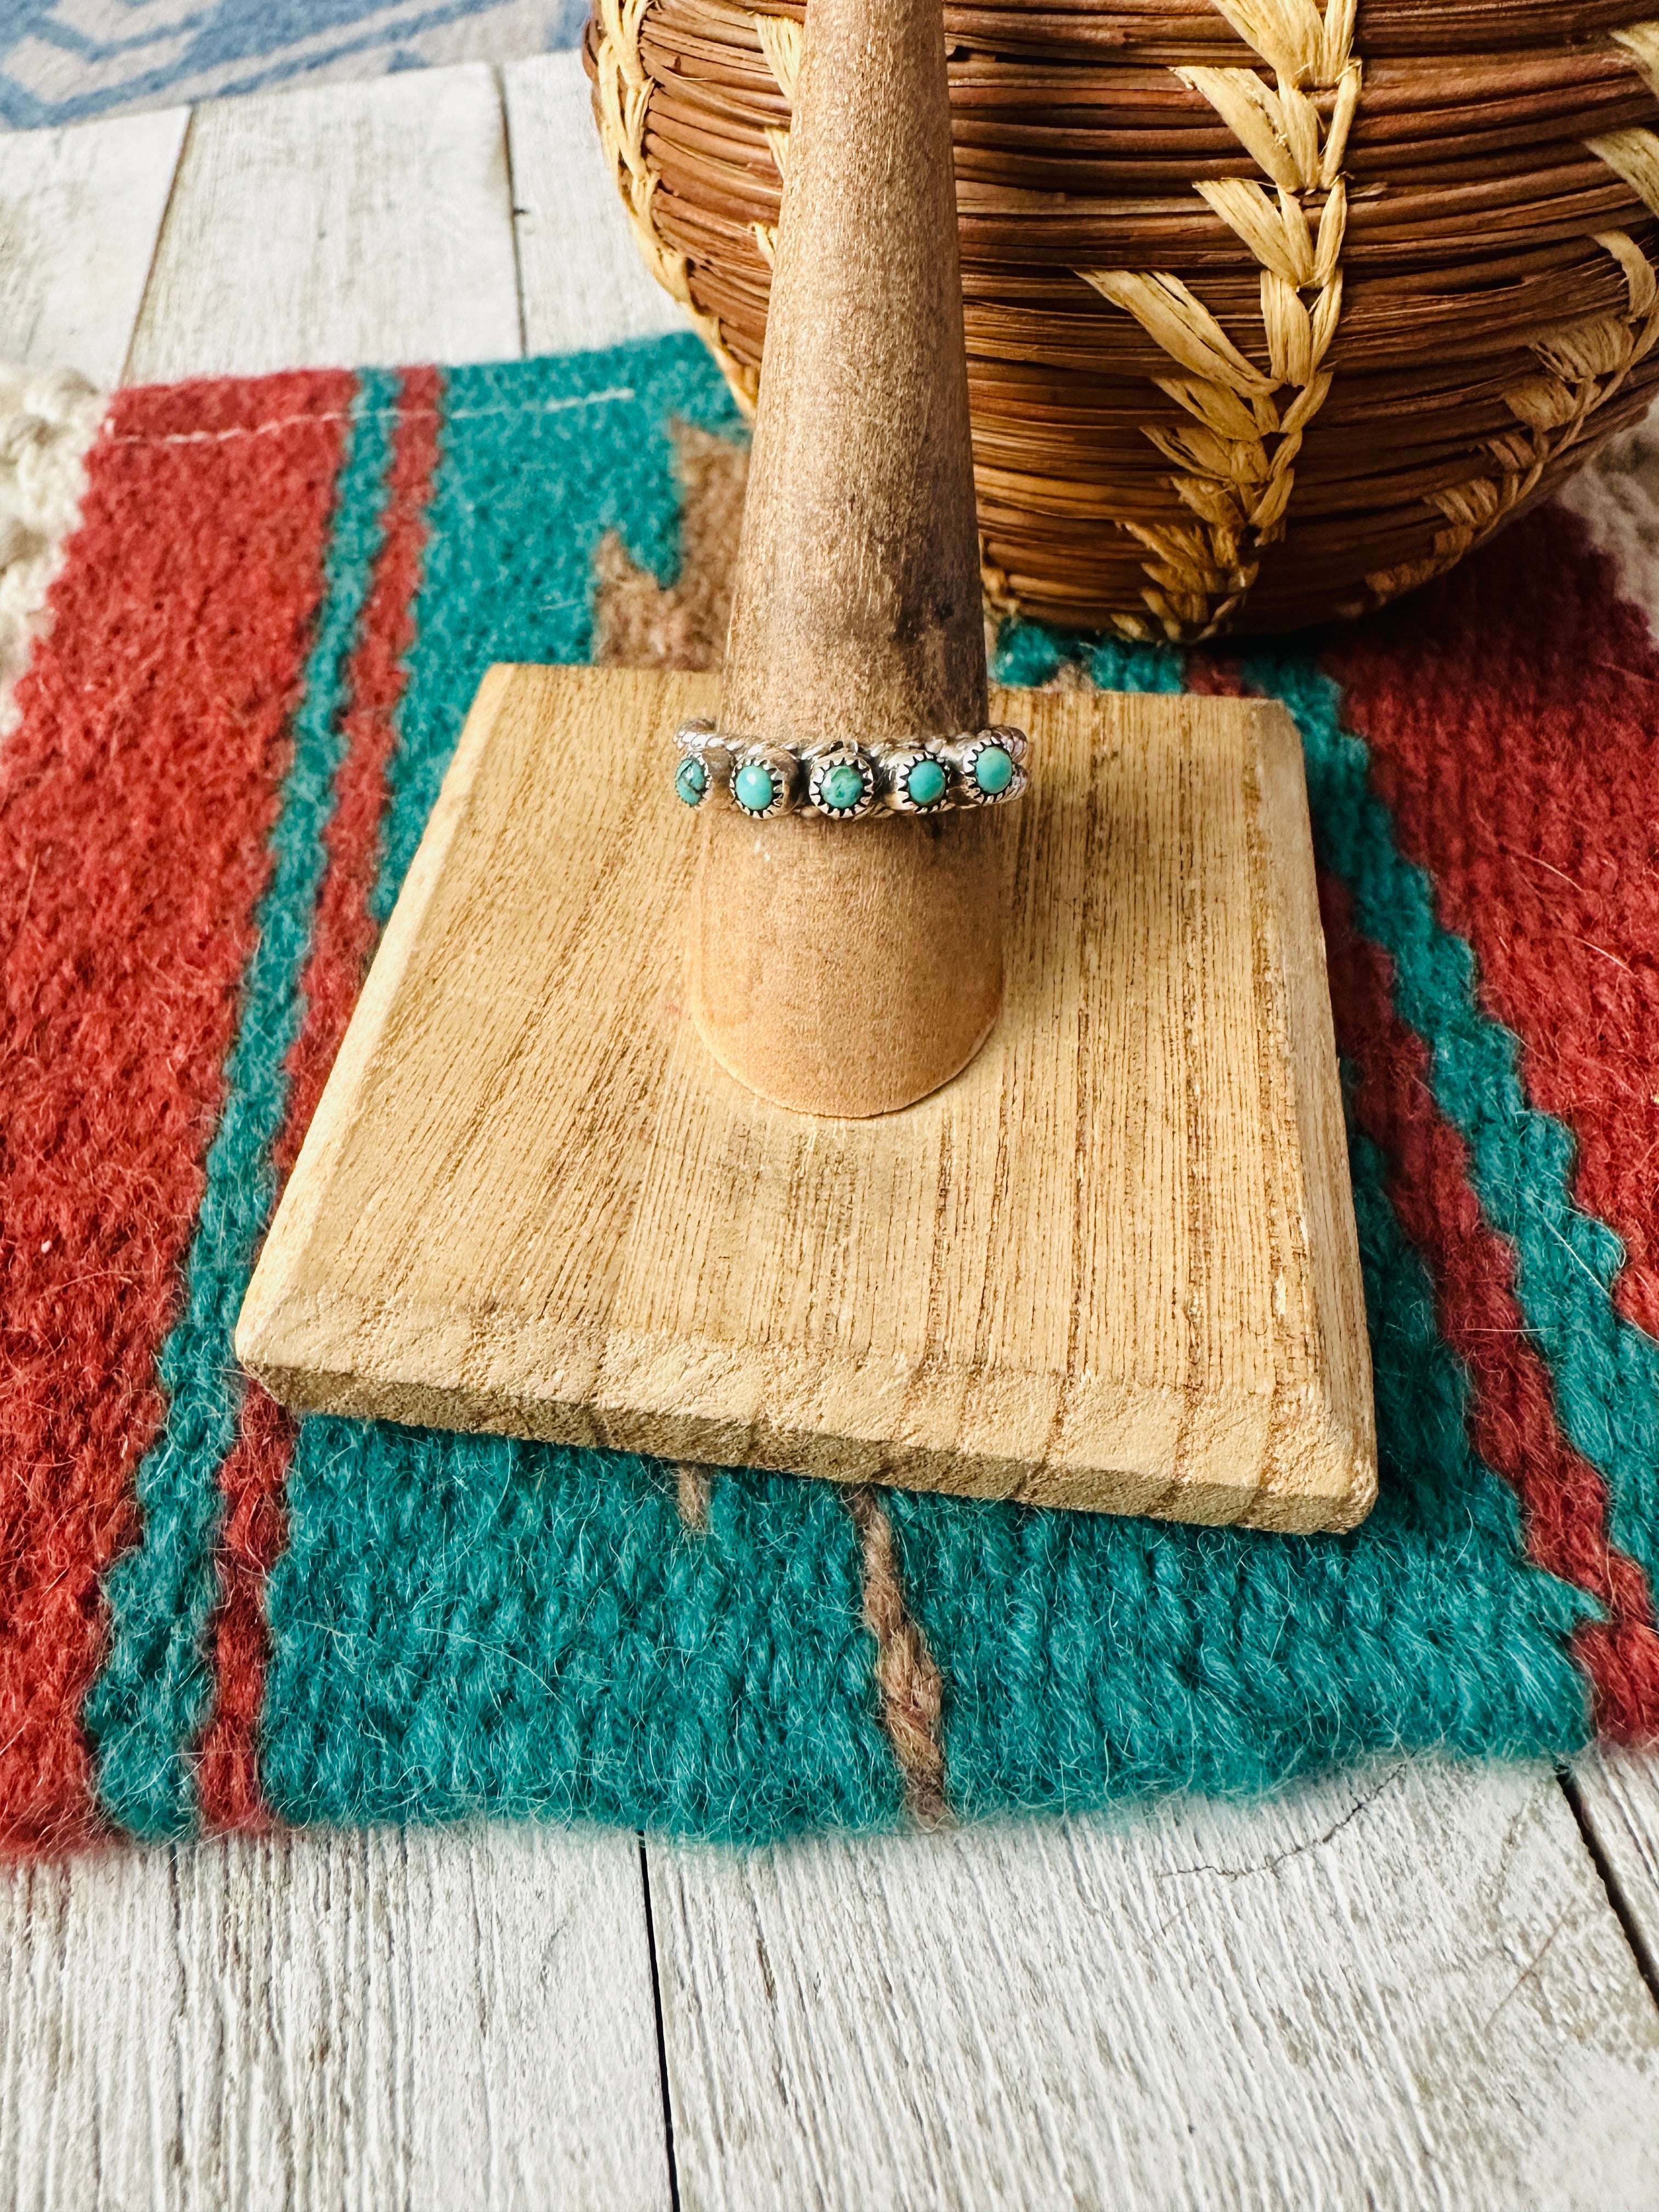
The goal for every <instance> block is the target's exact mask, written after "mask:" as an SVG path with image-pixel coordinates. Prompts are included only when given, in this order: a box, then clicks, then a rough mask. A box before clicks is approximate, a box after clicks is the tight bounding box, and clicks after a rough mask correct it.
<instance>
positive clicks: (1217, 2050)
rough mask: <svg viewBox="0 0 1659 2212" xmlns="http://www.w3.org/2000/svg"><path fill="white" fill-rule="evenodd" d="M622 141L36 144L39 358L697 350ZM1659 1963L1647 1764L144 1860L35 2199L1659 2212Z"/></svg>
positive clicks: (8, 2031) (50, 1886) (572, 113)
mask: <svg viewBox="0 0 1659 2212" xmlns="http://www.w3.org/2000/svg"><path fill="white" fill-rule="evenodd" d="M139 125H143V129H142V130H140V129H139V127H138V126H139ZM589 131H590V126H589V124H588V120H587V116H586V94H585V88H584V87H583V86H582V84H581V82H580V76H579V74H578V65H577V64H576V62H575V59H574V57H572V56H567V55H561V56H553V57H549V58H545V59H543V60H539V61H536V62H532V63H526V64H522V65H520V67H518V68H515V69H513V70H508V71H507V72H506V76H505V82H504V83H501V82H497V80H496V79H495V78H494V77H493V76H491V75H490V74H489V72H487V71H485V70H482V69H479V68H477V67H471V68H461V69H456V70H442V71H433V72H429V73H427V74H425V75H422V76H414V75H410V76H402V77H394V78H390V79H384V80H382V81H380V82H378V83H375V84H372V85H368V86H363V87H340V86H329V87H326V88H317V89H313V90H312V91H309V92H303V93H298V94H291V95H288V96H286V97H277V98H271V99H265V100H257V101H248V102H243V103H226V104H223V105H222V106H208V107H203V108H201V109H198V110H197V111H196V112H195V113H194V114H193V115H191V117H190V118H188V130H186V128H185V117H184V116H183V115H182V113H180V112H178V111H173V112H170V113H168V114H164V115H160V116H147V117H143V118H137V120H136V121H121V122H116V123H111V124H106V125H87V126H83V127H82V128H80V129H78V130H76V131H65V132H57V133H38V134H27V135H15V136H13V137H0V359H6V358H9V359H11V360H13V361H14V362H19V361H21V362H23V363H24V364H25V365H39V366H43V367H44V366H61V365H64V364H70V365H75V366H78V367H80V368H82V369H83V370H84V371H85V372H86V373H87V374H89V375H91V376H92V377H94V379H95V380H99V381H102V382H106V383H107V382H113V381H116V380H118V379H119V378H120V377H121V376H122V375H123V374H125V379H126V380H129V381H134V380H140V379H145V378H150V377H157V376H176V375H184V374H193V373H203V372H208V371H220V372H227V371H237V372H243V373H252V372H255V371H258V370H263V369H270V368H285V367H295V366H301V365H303V364H306V363H320V362H348V363H349V362H370V361H378V362H392V361H412V360H420V359H426V360H431V359H435V358H436V359H440V360H461V359H486V358H491V357H507V356H513V355H516V354H517V353H519V352H520V350H521V349H524V348H526V347H528V348H529V349H532V350H555V349H560V348H564V347H569V346H575V345H581V344H597V343H606V342H609V341H611V340H612V339H614V338H617V337H632V336H641V335H645V334H647V333H649V332H652V331H659V330H662V329H666V328H672V327H674V326H676V325H677V323H678V320H679V318H678V310H677V309H675V308H674V307H672V306H671V303H669V302H667V301H665V300H664V299H663V298H662V296H661V295H660V294H659V293H658V292H657V290H656V289H655V288H654V286H653V285H652V284H651V283H650V282H649V280H648V279H647V277H646V276H644V274H643V272H642V270H641V269H640V268H639V265H638V264H637V262H636V260H635V258H634V254H633V248H632V246H631V242H630V241H629V238H628V235H627V231H626V227H625V224H624V223H623V219H622V216H621V214H620V211H619V210H618V209H617V207H616V205H615V203H614V201H613V199H612V197H611V192H610V187H609V185H608V183H607V181H606V179H605V176H604V173H603V169H602V166H601V163H600V161H599V155H598V153H597V151H596V149H595V148H594V146H593V143H592V138H591V136H590V135H589ZM123 134H125V135H123ZM1656 1961H1659V1778H1656V1768H1655V1765H1654V1764H1653V1763H1652V1762H1651V1761H1645V1760H1642V1759H1634V1758H1631V1757H1628V1756H1621V1757H1617V1758H1607V1759H1602V1758H1599V1757H1594V1758H1590V1759H1586V1760H1584V1761H1583V1762H1581V1764H1580V1765H1579V1767H1578V1769H1577V1773H1576V1776H1575V1777H1574V1778H1571V1781H1570V1783H1569V1785H1568V1787H1567V1789H1566V1790H1564V1789H1563V1787H1562V1786H1561V1785H1560V1784H1559V1783H1558V1781H1557V1779H1556V1778H1555V1777H1554V1776H1553V1774H1551V1773H1550V1772H1549V1771H1547V1770H1546V1769H1542V1768H1522V1769H1516V1768H1509V1769H1490V1770H1487V1769H1462V1770H1458V1769H1452V1768H1448V1767H1442V1766H1438V1765H1416V1766H1411V1767H1403V1766H1400V1765H1383V1766H1380V1767H1378V1768H1376V1769H1375V1770H1373V1771H1370V1772H1367V1773H1365V1774H1362V1775H1358V1776H1352V1777H1346V1778H1339V1779H1334V1780H1331V1781H1329V1782H1326V1783H1323V1784H1319V1785H1317V1786H1316V1787H1313V1788H1310V1789H1307V1790H1301V1791H1298V1792H1297V1793H1295V1794H1293V1795H1292V1796H1290V1797H1288V1798H1286V1799H1285V1800H1283V1801H1281V1802H1278V1803H1275V1804H1273V1805H1269V1806H1265V1807H1256V1808H1237V1807H1227V1806H1202V1805H1193V1806H1177V1807H1166V1808H1160V1809H1158V1810H1156V1811H1153V1812H1151V1813H1128V1812H1126V1813H1124V1814H1121V1815H1119V1816H1117V1817H1115V1818H1112V1819H1103V1820H1076V1821H1071V1822H1058V1823H1055V1822H1051V1823H1045V1824H1031V1825H1024V1826H998V1827H992V1828H988V1829H984V1830H977V1831H973V1832H967V1833H964V1834H962V1835H958V1836H953V1837H947V1838H896V1839H887V1840H884V1841H880V1842H874V1843H863V1844H849V1843H844V1842H841V1843H831V1842H827V1841H818V1842H814V1843H811V1844H804V1845H795V1846H791V1847H787V1848H781V1849H778V1850H771V1851H765V1852H759V1853H754V1854H749V1855H738V1854H733V1853H723V1852H715V1851H709V1850H692V1849H686V1848H684V1847H678V1846H675V1845H671V1844H663V1843H660V1842H658V1841H655V1840H653V1841H652V1842H651V1843H650V1844H649V1845H648V1847H647V1848H646V1849H643V1850H642V1849H641V1847H640V1845H639V1844H637V1843H636V1841H635V1839H634V1838H631V1837H628V1836H623V1835H617V1834H610V1833H594V1832H575V1833H568V1832H559V1831H552V1830H541V1829H526V1828H515V1827H508V1826H501V1827H493V1828H486V1829H477V1830H464V1831H457V1832H451V1833H443V1834H433V1833H429V1832H428V1833H424V1834H413V1835H410V1836H400V1835H397V1834H392V1833H385V1832H381V1833H374V1834H370V1835H368V1836H345V1837H339V1836H326V1835H307V1836H303V1837H297V1838H284V1839H283V1840H281V1841H280V1842H269V1843H258V1844H252V1843H247V1842H243V1841H228V1842H227V1841H220V1842H215V1843H210V1844H201V1845H196V1846H191V1847H185V1848H180V1849H178V1850H163V1851H158V1852H153V1853H137V1852H110V1853H105V1854H102V1855H99V1856H94V1857H87V1858H83V1859H79V1860H76V1861H74V1862H71V1863H69V1864H67V1865H64V1866H53V1867H49V1868H33V1869H28V1868H16V1869H9V1870H7V1871H6V1872H5V1873H4V1874H3V1875H0V2207H9V2206H17V2207H29V2208H37V2207H38V2208H46V2209H47V2212H82V2208H94V2207H103V2206H110V2207H131V2208H134V2212H153V2209H154V2208H160V2207H163V2206H167V2207H171V2206H175V2205H176V2206H181V2207H191V2208H194V2207H197V2206H203V2205H210V2204H219V2203H230V2204H234V2205H237V2206H239V2207H240V2206H247V2207H250V2208H254V2207H263V2206H264V2205H267V2204H270V2205H273V2206H274V2205H283V2206H295V2207H301V2208H308V2207H312V2206H319V2207H321V2206H331V2205H336V2204H343V2205H350V2206H356V2205H362V2206H366V2207H367V2206H379V2205H382V2204H397V2205H400V2206H408V2207H410V2208H424V2207H428V2206H431V2207H434V2208H451V2207H462V2206H470V2205H479V2206H489V2207H495V2206H503V2207H506V2206H526V2207H540V2206H564V2205H576V2206H587V2205H595V2206H599V2205H605V2206H617V2207H633V2206H653V2207H654V2206H662V2205H669V2204H671V2203H678V2204H683V2205H684V2206H685V2207H686V2208H688V2212H694V2208H698V2209H700V2208H703V2207H709V2208H713V2207H716V2206H722V2207H724V2206H730V2207H733V2208H742V2212H768V2208H772V2207H781V2206H782V2207H791V2208H793V2207H795V2206H823V2207H826V2208H829V2207H837V2206H845V2207H860V2208H866V2207H867V2208H875V2207H878V2206H884V2205H894V2206H903V2207H906V2208H910V2207H915V2208H921V2207H926V2206H932V2205H940V2206H953V2207H954V2206H961V2207H963V2208H970V2209H971V2212H977V2208H981V2207H986V2206H990V2205H993V2204H994V2205H999V2206H1002V2205H1007V2206H1014V2205H1030V2206H1033V2207H1039V2206H1041V2207H1047V2206H1073V2205H1076V2206H1097V2205H1098V2206H1102V2207H1107V2206H1109V2207H1112V2208H1120V2207H1124V2208H1127V2207H1141V2206H1146V2207H1156V2208H1164V2207H1178V2206H1188V2205H1190V2206H1198V2207H1209V2206H1217V2205H1230V2206H1231V2205H1235V2204H1236V2205H1240V2206H1257V2205H1259V2206H1262V2207H1274V2208H1277V2207H1281V2206H1295V2207H1298V2208H1300V2207H1303V2206H1310V2207H1311V2206H1326V2205H1329V2206H1344V2207H1346V2206H1350V2205H1352V2206H1354V2207H1360V2206H1365V2207H1370V2206H1377V2207H1389V2206H1396V2205H1397V2206H1400V2207H1402V2208H1404V2207H1417V2206H1421V2205H1431V2204H1432V2205H1444V2206H1447V2207H1452V2208H1457V2209H1458V2212H1476V2209H1477V2208H1485V2207H1492V2208H1502V2212H1507V2208H1510V2207H1516V2208H1519V2207H1523V2206H1534V2205H1536V2206H1540V2207H1556V2206H1560V2207H1565V2206H1571V2205H1583V2206H1587V2207H1595V2208H1598V2212H1601V2209H1602V2208H1605V2212H1617V2209H1618V2208H1633V2209H1635V2212H1639V2208H1644V2207H1656V2208H1659V1974H1656Z"/></svg>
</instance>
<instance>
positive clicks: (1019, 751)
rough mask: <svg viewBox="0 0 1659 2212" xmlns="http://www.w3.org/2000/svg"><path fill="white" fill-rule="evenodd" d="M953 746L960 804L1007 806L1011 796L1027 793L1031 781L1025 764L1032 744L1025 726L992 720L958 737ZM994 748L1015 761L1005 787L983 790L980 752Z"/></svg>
mask: <svg viewBox="0 0 1659 2212" xmlns="http://www.w3.org/2000/svg"><path fill="white" fill-rule="evenodd" d="M993 750H995V751H999V752H1005V753H1006V754H1007V756H1008V757H1009V759H1010V760H1011V761H1012V763H1013V769H1014V772H1013V775H1012V776H1011V777H1010V778H1009V781H1008V788H1007V789H1006V791H984V790H981V787H980V784H979V781H978V777H977V775H976V774H975V770H976V769H977V768H978V765H979V759H980V756H981V753H987V752H991V751H993ZM951 753H952V755H953V756H954V758H955V763H956V770H957V805H959V806H1006V805H1008V803H1009V801H1010V800H1011V799H1019V798H1023V797H1024V793H1025V790H1026V787H1028V785H1029V784H1030V781H1031V779H1030V773H1029V772H1028V770H1027V769H1026V766H1025V762H1026V757H1027V756H1028V754H1029V753H1030V743H1029V741H1028V739H1027V738H1026V735H1025V732H1024V730H1016V729H1013V728H1012V727H1010V726H1007V725H1006V724H993V725H992V726H991V727H990V728H989V729H985V730H976V731H975V732H973V733H972V734H971V735H964V736H963V737H960V738H957V741H956V743H955V744H953V745H952V746H951Z"/></svg>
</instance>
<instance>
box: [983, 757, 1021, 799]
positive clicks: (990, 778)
mask: <svg viewBox="0 0 1659 2212" xmlns="http://www.w3.org/2000/svg"><path fill="white" fill-rule="evenodd" d="M1013 780H1014V759H1013V755H1012V753H1006V752H1004V750H1002V747H1001V746H1000V745H987V746H986V748H985V750H984V751H983V752H982V753H981V754H980V756H979V757H978V758H977V759H976V760H975V763H974V781H975V783H976V784H977V785H978V786H979V787H980V789H981V791H982V792H984V793H986V795H987V798H990V799H994V798H996V796H997V794H998V793H1000V792H1004V791H1006V790H1007V788H1008V787H1009V785H1010V784H1011V783H1012V781H1013Z"/></svg>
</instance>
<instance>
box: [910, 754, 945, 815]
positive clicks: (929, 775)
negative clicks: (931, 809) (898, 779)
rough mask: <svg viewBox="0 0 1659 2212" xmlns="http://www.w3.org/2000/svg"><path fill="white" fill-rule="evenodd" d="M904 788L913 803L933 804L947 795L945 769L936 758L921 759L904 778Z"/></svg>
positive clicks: (918, 804)
mask: <svg viewBox="0 0 1659 2212" xmlns="http://www.w3.org/2000/svg"><path fill="white" fill-rule="evenodd" d="M904 788H905V791H906V793H907V794H908V797H909V799H910V801H911V803H912V805H916V806H931V805H933V801H934V800H935V799H943V798H944V796H945V770H944V769H942V768H941V767H940V766H939V763H938V762H937V761H936V760H919V761H918V762H917V763H916V764H915V767H914V768H913V769H911V771H910V773H909V775H908V776H906V778H905V779H904Z"/></svg>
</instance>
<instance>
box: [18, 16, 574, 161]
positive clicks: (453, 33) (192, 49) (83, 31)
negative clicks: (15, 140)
mask: <svg viewBox="0 0 1659 2212" xmlns="http://www.w3.org/2000/svg"><path fill="white" fill-rule="evenodd" d="M586 13H587V9H586V0H0V125H5V126H8V127H9V128H10V129H13V130H25V131H27V130H33V129H35V128H38V127H39V126H40V125H45V124H53V123H73V122H76V121H77V120H79V119H80V118H82V117H83V116H89V115H107V114H109V113H110V112H112V111H114V110H116V109H119V108H137V107H164V106H171V105H172V104H173V103H174V102H175V101H185V100H213V99H216V98H218V97H219V96H220V95H221V94H225V93H236V92H256V91H260V90H263V89H264V88H267V87H269V86H272V85H277V84H283V83H286V82H294V81H304V82H319V81H320V80H322V79H325V78H328V77H366V76H381V75H383V74H384V73H385V72H386V71H387V70H403V69H423V68H426V67H428V66H429V65H430V64H434V63H440V62H460V61H478V60H483V61H496V62H501V61H515V60H517V59H519V58H520V57H521V56H523V55H526V54H538V53H545V52H549V51H550V50H551V49H552V48H555V47H558V46H574V44H575V42H576V40H577V39H578V38H579V37H580V33H581V26H582V21H583V19H584V17H585V16H586Z"/></svg>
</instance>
